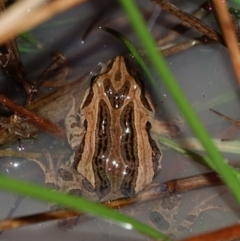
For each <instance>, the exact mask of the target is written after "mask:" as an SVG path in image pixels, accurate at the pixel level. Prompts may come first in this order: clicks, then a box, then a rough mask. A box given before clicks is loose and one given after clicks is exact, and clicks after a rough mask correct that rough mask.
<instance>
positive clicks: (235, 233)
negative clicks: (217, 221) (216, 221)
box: [181, 224, 240, 241]
mask: <svg viewBox="0 0 240 241" xmlns="http://www.w3.org/2000/svg"><path fill="white" fill-rule="evenodd" d="M239 237H240V224H235V225H232V226H230V227H226V228H221V229H219V230H215V231H210V232H208V233H205V234H199V235H197V236H193V237H190V238H185V239H182V240H181V241H202V240H205V241H230V240H239Z"/></svg>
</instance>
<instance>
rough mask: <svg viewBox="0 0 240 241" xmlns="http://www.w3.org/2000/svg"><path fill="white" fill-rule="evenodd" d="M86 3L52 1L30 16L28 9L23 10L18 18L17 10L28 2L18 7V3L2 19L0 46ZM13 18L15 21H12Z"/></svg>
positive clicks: (83, 0) (63, 0)
mask: <svg viewBox="0 0 240 241" xmlns="http://www.w3.org/2000/svg"><path fill="white" fill-rule="evenodd" d="M31 1H32V0H31ZM31 1H30V2H31ZM85 1H86V0H68V1H66V0H58V1H52V2H50V3H49V4H47V5H45V6H44V7H42V8H40V9H39V10H36V11H34V10H33V11H32V12H31V13H29V14H26V12H25V11H26V9H27V8H25V9H24V8H21V10H22V12H21V13H20V14H18V15H17V16H16V12H18V10H17V9H18V8H20V7H21V4H25V2H26V1H20V2H17V3H18V5H17V3H16V4H14V6H13V7H12V8H14V11H12V10H8V9H7V10H6V12H5V14H4V16H2V19H1V21H0V24H1V26H2V27H1V32H0V44H2V43H4V42H5V41H7V40H9V39H12V38H14V37H15V36H17V35H18V34H19V33H21V32H24V31H27V30H29V29H31V28H33V27H35V26H37V25H38V24H40V23H42V22H44V21H46V20H48V19H50V18H51V17H53V16H55V15H56V14H59V13H61V12H63V11H66V10H68V9H69V8H72V7H74V6H76V5H77V4H80V3H83V2H85ZM16 5H17V6H18V7H17V6H16ZM13 16H14V21H12V18H13Z"/></svg>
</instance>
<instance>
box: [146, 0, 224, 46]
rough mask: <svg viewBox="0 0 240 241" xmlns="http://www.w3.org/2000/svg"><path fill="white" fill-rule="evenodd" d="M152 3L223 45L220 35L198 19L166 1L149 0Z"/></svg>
mask: <svg viewBox="0 0 240 241" xmlns="http://www.w3.org/2000/svg"><path fill="white" fill-rule="evenodd" d="M151 1H152V2H154V3H157V4H158V5H159V6H160V7H161V8H162V9H164V10H165V11H167V12H168V13H170V14H172V15H174V16H176V17H178V18H179V19H180V20H181V21H182V22H185V23H187V24H189V25H190V26H192V27H193V28H195V29H197V30H199V31H200V32H202V33H203V34H205V35H207V36H208V37H209V38H210V39H212V40H214V41H217V42H219V43H221V44H223V45H225V43H224V40H223V37H222V36H221V34H219V33H217V32H216V31H214V30H213V29H212V28H210V27H209V26H208V25H206V24H205V23H203V22H202V21H201V20H199V19H198V18H196V17H194V16H192V15H191V14H188V13H186V12H184V11H181V10H180V9H178V8H177V7H176V6H174V5H173V4H171V3H169V2H168V1H166V0H151Z"/></svg>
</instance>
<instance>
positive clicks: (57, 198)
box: [0, 176, 169, 240]
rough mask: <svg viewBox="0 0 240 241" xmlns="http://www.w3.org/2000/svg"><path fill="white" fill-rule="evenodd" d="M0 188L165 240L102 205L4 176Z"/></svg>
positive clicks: (0, 180) (159, 234) (136, 222)
mask: <svg viewBox="0 0 240 241" xmlns="http://www.w3.org/2000/svg"><path fill="white" fill-rule="evenodd" d="M0 188H2V189H5V190H8V191H12V192H15V193H18V194H20V195H25V196H29V197H32V198H36V199H39V200H42V201H45V202H53V203H58V204H59V205H60V206H65V207H68V208H71V209H74V210H78V211H83V212H85V213H89V214H92V215H95V216H99V217H102V218H107V219H109V220H112V221H115V222H117V223H120V225H122V226H123V227H126V228H128V229H135V230H137V231H138V232H140V233H142V234H145V235H148V236H149V237H151V238H155V239H159V238H161V239H164V240H165V239H166V240H169V239H167V237H166V236H164V235H162V234H161V233H159V232H158V231H156V230H155V229H153V228H151V227H149V226H147V225H145V224H143V223H141V222H139V221H137V220H135V219H133V218H130V217H128V216H126V215H124V214H121V213H119V212H116V211H114V210H111V209H109V208H106V207H104V206H102V205H99V204H96V203H93V202H90V201H87V200H85V199H82V198H79V197H75V196H72V195H67V194H65V193H63V192H58V191H55V190H50V189H47V188H45V187H42V186H40V185H36V184H31V183H28V182H25V181H20V180H19V179H13V178H10V177H6V176H0Z"/></svg>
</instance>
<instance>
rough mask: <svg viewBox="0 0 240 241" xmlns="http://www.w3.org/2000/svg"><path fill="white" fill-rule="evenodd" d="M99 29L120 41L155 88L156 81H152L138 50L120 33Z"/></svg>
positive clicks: (109, 29) (105, 28) (104, 28)
mask: <svg viewBox="0 0 240 241" xmlns="http://www.w3.org/2000/svg"><path fill="white" fill-rule="evenodd" d="M99 29H102V30H104V31H106V32H108V33H110V34H112V35H113V36H115V37H116V38H118V39H119V40H121V41H122V42H123V43H124V44H125V45H126V47H127V48H128V50H129V51H130V52H131V53H132V55H133V56H134V57H135V59H136V60H137V62H138V64H139V65H140V66H141V68H142V69H143V70H144V72H145V74H146V75H147V77H148V78H149V79H150V81H151V83H152V85H153V86H154V87H155V88H156V87H157V85H156V81H155V80H154V78H153V77H152V74H151V73H150V71H149V68H148V66H147V65H146V63H145V62H144V60H143V59H142V57H141V55H140V54H139V52H138V50H137V49H136V48H135V46H134V45H133V44H132V43H131V42H130V40H129V39H128V38H127V37H126V36H124V35H122V34H121V33H119V32H117V31H115V30H113V29H111V28H107V27H102V26H101V27H99Z"/></svg>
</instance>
